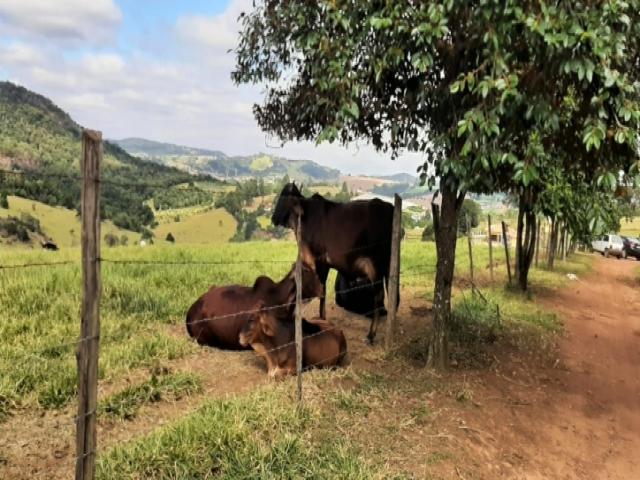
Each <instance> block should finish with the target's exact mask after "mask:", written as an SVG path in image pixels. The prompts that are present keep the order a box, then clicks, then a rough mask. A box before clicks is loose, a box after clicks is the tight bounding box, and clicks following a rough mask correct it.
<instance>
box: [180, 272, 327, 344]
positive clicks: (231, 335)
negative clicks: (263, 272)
mask: <svg viewBox="0 0 640 480" xmlns="http://www.w3.org/2000/svg"><path fill="white" fill-rule="evenodd" d="M294 267H295V265H294ZM323 295H324V288H323V287H322V284H321V283H320V280H319V279H318V277H317V276H316V274H315V273H314V272H313V271H312V270H310V269H309V268H307V267H303V269H302V298H303V300H304V299H307V300H309V299H312V298H315V297H321V296H323ZM295 298H296V282H295V278H294V269H293V268H292V269H291V271H290V272H289V273H288V274H287V275H286V276H285V277H284V278H283V279H282V280H280V281H279V282H278V283H276V282H274V281H273V280H271V279H270V278H269V277H266V276H260V277H258V278H257V279H256V281H255V282H254V284H253V287H245V286H241V285H227V286H225V287H215V286H214V287H211V288H210V289H209V291H208V292H207V293H205V294H204V295H202V296H201V297H200V298H199V299H198V300H196V302H195V303H194V304H193V305H191V308H189V311H188V312H187V332H188V333H189V335H191V336H192V337H193V338H195V339H196V341H197V342H198V343H199V344H201V345H209V346H211V347H218V348H223V349H227V350H246V349H250V347H247V346H243V345H240V343H239V341H238V335H240V331H241V330H242V328H243V327H244V325H245V324H246V323H247V321H248V320H249V318H250V317H251V313H254V312H253V311H254V310H255V306H256V304H260V305H263V306H264V308H267V309H269V311H271V312H272V313H273V314H274V315H275V316H276V317H277V318H279V319H282V320H286V319H289V320H290V321H293V311H294V308H295V304H294V302H295ZM279 305H280V306H279ZM277 306H279V307H277ZM271 307H277V308H271Z"/></svg>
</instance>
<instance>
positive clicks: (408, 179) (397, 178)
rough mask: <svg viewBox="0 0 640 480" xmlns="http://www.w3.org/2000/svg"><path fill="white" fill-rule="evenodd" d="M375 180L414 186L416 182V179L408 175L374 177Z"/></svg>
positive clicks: (396, 174) (395, 174)
mask: <svg viewBox="0 0 640 480" xmlns="http://www.w3.org/2000/svg"><path fill="white" fill-rule="evenodd" d="M376 178H381V179H382V180H391V181H392V182H398V183H408V184H409V185H415V183H416V182H417V181H418V177H416V176H414V175H411V174H409V173H394V174H393V175H376Z"/></svg>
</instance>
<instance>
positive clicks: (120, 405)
mask: <svg viewBox="0 0 640 480" xmlns="http://www.w3.org/2000/svg"><path fill="white" fill-rule="evenodd" d="M201 390H202V381H201V379H200V377H198V376H197V375H195V374H192V373H170V374H166V375H160V376H156V375H155V374H152V375H151V378H150V379H149V380H147V381H145V382H144V383H141V384H138V385H133V386H131V387H127V388H125V389H124V390H122V391H120V392H118V393H116V394H114V395H111V396H109V397H107V398H105V399H104V400H103V401H101V402H100V407H99V410H100V411H101V412H104V413H106V414H107V415H110V416H113V417H116V418H120V419H122V420H130V419H132V418H134V417H135V416H136V414H137V413H138V410H140V408H141V407H142V406H144V405H148V404H151V403H156V402H160V401H162V400H179V399H180V398H182V397H183V396H186V395H192V394H194V393H198V392H200V391H201Z"/></svg>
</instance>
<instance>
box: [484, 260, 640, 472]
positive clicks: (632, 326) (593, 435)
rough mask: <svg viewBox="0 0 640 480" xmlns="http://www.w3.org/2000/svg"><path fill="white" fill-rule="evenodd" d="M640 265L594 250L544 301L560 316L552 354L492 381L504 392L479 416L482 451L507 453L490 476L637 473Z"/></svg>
mask: <svg viewBox="0 0 640 480" xmlns="http://www.w3.org/2000/svg"><path fill="white" fill-rule="evenodd" d="M639 268H640V262H636V261H632V260H627V261H621V260H620V261H618V260H614V259H604V258H597V259H596V260H595V261H594V269H593V272H592V273H590V274H589V275H587V276H585V277H584V278H580V279H578V280H574V281H571V280H569V279H567V286H566V288H564V289H560V290H559V291H556V292H554V293H552V294H550V296H549V297H548V298H546V299H545V300H544V301H543V303H544V304H545V305H546V306H547V307H548V308H550V309H552V310H555V311H556V312H558V313H559V315H560V317H561V318H562V319H563V321H564V324H565V331H566V334H565V335H564V337H563V338H562V339H561V340H560V343H559V356H558V359H557V360H556V362H554V363H553V365H552V366H549V367H545V366H541V367H540V368H535V366H532V365H523V368H522V370H521V371H520V372H519V373H517V374H516V375H514V376H513V377H510V378H509V379H508V380H509V382H506V383H505V382H500V383H499V384H495V383H494V384H493V386H492V387H490V389H489V390H492V391H493V392H487V394H491V393H493V394H496V393H497V394H498V395H499V396H500V397H501V398H502V399H504V398H508V399H509V401H508V402H507V404H506V406H505V404H504V402H502V404H501V405H500V403H491V404H488V405H486V408H485V409H483V410H484V412H483V415H481V416H482V417H484V418H483V419H478V418H477V420H479V421H480V422H481V424H483V427H485V428H487V429H489V428H491V430H490V431H492V432H494V434H495V438H493V439H492V440H493V441H492V442H490V443H491V444H492V448H489V449H488V450H489V451H485V452H484V454H485V458H492V459H496V457H497V458H499V459H503V460H504V459H508V460H507V461H506V462H504V463H502V465H503V467H502V468H500V467H499V466H496V468H497V470H498V472H499V473H498V475H497V476H498V477H500V478H518V479H543V478H544V479H546V478H553V479H616V480H618V479H619V480H625V479H629V480H635V479H640V281H638V278H637V277H638V269H639ZM532 367H533V371H532ZM525 372H526V375H527V376H526V377H525V376H524V375H525ZM514 373H515V372H514ZM502 377H504V375H503V376H502ZM504 379H505V380H506V379H507V378H504ZM499 409H501V414H499V413H500V412H498V411H497V410H499ZM485 415H486V416H485ZM498 463H500V462H498ZM496 473H497V472H496Z"/></svg>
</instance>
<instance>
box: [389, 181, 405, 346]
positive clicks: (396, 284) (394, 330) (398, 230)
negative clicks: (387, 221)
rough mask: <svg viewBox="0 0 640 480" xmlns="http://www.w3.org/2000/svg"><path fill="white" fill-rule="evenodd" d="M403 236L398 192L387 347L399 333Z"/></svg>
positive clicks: (390, 270)
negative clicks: (398, 311) (398, 306)
mask: <svg viewBox="0 0 640 480" xmlns="http://www.w3.org/2000/svg"><path fill="white" fill-rule="evenodd" d="M401 237H402V198H400V195H398V194H397V193H396V194H395V196H394V202H393V227H392V230H391V262H390V264H389V292H388V298H387V300H388V302H387V334H386V335H385V347H386V348H387V350H389V349H391V348H393V346H394V344H395V342H396V336H397V335H398V316H397V308H396V305H398V293H399V291H400V242H401Z"/></svg>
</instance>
